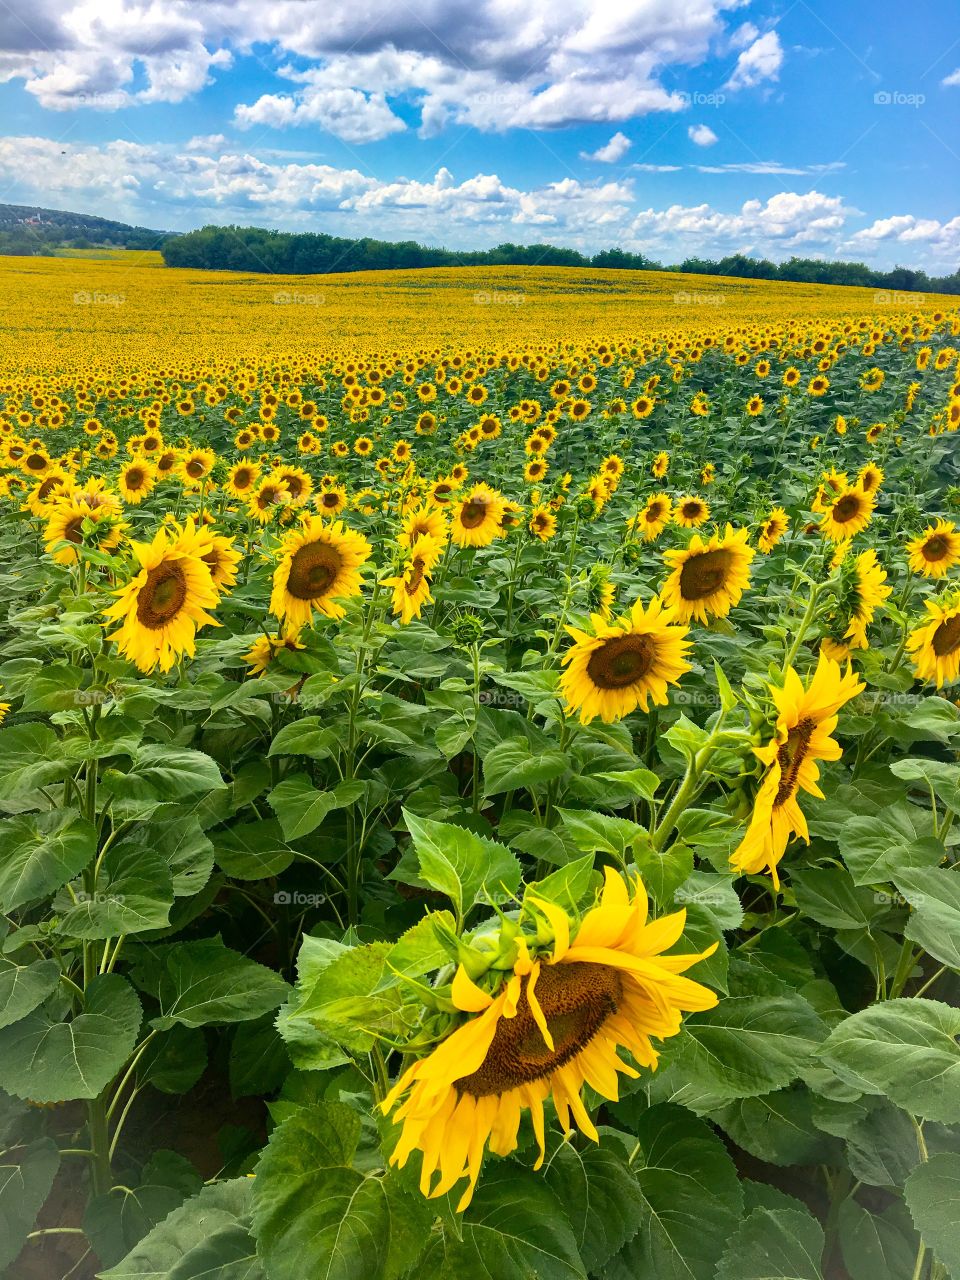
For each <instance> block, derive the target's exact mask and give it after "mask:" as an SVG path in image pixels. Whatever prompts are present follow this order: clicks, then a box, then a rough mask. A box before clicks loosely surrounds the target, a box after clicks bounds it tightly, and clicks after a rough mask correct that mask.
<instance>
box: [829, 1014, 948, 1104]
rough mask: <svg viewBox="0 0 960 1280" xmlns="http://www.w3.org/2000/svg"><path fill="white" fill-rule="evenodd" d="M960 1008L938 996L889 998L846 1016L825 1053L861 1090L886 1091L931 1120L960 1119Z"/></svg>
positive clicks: (839, 1072)
mask: <svg viewBox="0 0 960 1280" xmlns="http://www.w3.org/2000/svg"><path fill="white" fill-rule="evenodd" d="M958 1035H960V1010H958V1009H954V1008H952V1007H951V1006H950V1005H946V1004H941V1003H940V1002H939V1001H938V1000H924V999H917V998H913V999H902V1000H888V1001H886V1002H885V1003H883V1004H878V1005H873V1006H872V1007H870V1008H868V1009H862V1010H861V1011H860V1012H859V1013H855V1014H852V1015H851V1016H850V1017H849V1018H845V1019H844V1021H843V1022H841V1023H840V1025H839V1026H838V1027H835V1028H834V1030H833V1031H832V1032H831V1033H830V1035H829V1037H828V1039H827V1040H826V1042H825V1043H824V1044H823V1045H822V1046H821V1049H820V1055H821V1058H822V1059H823V1061H824V1062H825V1063H826V1064H827V1066H829V1067H830V1069H831V1070H832V1071H833V1072H834V1073H835V1074H836V1075H837V1076H839V1077H840V1079H841V1080H842V1081H844V1082H845V1083H846V1084H849V1085H852V1086H853V1087H854V1088H856V1089H859V1090H860V1092H861V1093H874V1094H885V1095H886V1096H887V1097H889V1098H890V1100H891V1101H892V1102H895V1103H896V1105H897V1106H898V1107H902V1108H903V1109H904V1110H905V1111H910V1112H912V1113H913V1114H914V1115H916V1116H920V1117H922V1118H923V1119H926V1120H940V1121H943V1123H945V1124H957V1123H960V1045H958V1044H957V1039H956V1037H957V1036H958Z"/></svg>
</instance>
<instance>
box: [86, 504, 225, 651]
mask: <svg viewBox="0 0 960 1280" xmlns="http://www.w3.org/2000/svg"><path fill="white" fill-rule="evenodd" d="M188 542H189V539H188V540H186V541H185V540H184V538H183V535H182V534H181V533H179V532H178V534H177V535H176V536H171V535H170V534H169V533H168V531H167V530H166V529H160V530H158V532H157V535H156V537H155V538H154V539H153V541H152V542H131V544H130V545H131V547H132V548H133V553H134V555H135V556H136V558H137V561H138V562H139V564H140V572H139V573H138V574H137V575H136V576H135V577H134V578H132V579H131V580H130V581H129V582H128V583H127V585H126V586H125V587H122V588H121V590H120V591H119V592H117V595H118V597H119V598H118V599H117V601H116V603H115V604H112V605H110V607H109V608H107V609H104V614H105V616H106V617H107V618H109V619H110V621H111V622H118V623H120V626H119V628H118V630H116V631H114V632H113V633H112V634H111V635H110V636H109V637H108V638H109V639H110V640H115V641H116V644H117V648H118V649H119V651H120V652H121V653H122V654H123V655H124V657H126V658H129V659H130V661H131V662H134V663H136V665H137V666H138V667H139V669H140V670H141V671H152V670H153V669H154V668H155V667H157V666H159V668H160V670H161V671H169V670H170V668H171V667H172V666H173V664H174V663H175V662H178V661H179V660H180V658H181V657H182V656H183V654H185V653H186V654H188V655H189V656H190V657H193V654H194V650H195V640H196V634H197V631H198V629H199V628H200V627H202V626H205V625H207V624H210V625H212V626H218V625H219V623H217V621H216V619H214V618H211V617H210V615H209V614H208V613H207V612H205V611H206V610H207V609H212V608H213V607H214V606H215V605H216V604H217V601H218V599H219V596H218V595H217V589H216V587H215V586H214V585H213V579H212V577H211V576H210V570H209V568H208V567H207V565H206V564H204V562H203V560H201V559H200V557H199V556H197V555H195V554H194V553H193V550H192V549H191V548H190V547H189V545H188Z"/></svg>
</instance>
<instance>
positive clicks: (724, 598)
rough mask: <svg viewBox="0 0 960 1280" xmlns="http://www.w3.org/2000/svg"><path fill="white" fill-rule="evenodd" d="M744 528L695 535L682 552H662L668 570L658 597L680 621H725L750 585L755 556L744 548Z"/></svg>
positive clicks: (747, 548)
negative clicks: (705, 535) (707, 535)
mask: <svg viewBox="0 0 960 1280" xmlns="http://www.w3.org/2000/svg"><path fill="white" fill-rule="evenodd" d="M749 532H750V531H749V530H748V529H737V530H734V528H733V526H732V525H729V524H728V525H727V527H726V529H725V530H724V531H723V533H722V534H721V533H719V532H717V533H714V534H713V535H712V536H711V537H710V538H707V539H704V538H702V537H701V536H700V534H698V533H695V534H694V535H693V537H692V538H691V539H690V543H689V545H688V546H687V547H686V548H685V549H681V550H676V551H665V552H664V553H663V558H664V560H665V561H666V563H667V565H668V566H669V567H670V568H672V570H673V572H672V573H671V574H670V576H669V578H667V581H666V582H665V583H664V586H663V591H662V592H661V595H662V597H663V601H664V603H665V604H668V605H671V606H672V607H673V608H674V609H675V610H676V613H677V617H678V619H679V620H680V621H681V622H689V621H690V619H691V618H696V619H697V620H698V621H699V622H707V621H708V619H709V618H725V617H726V616H727V614H728V613H729V612H730V610H731V609H732V608H733V606H734V605H736V604H739V602H740V597H741V596H742V595H743V593H744V591H746V589H747V587H748V586H749V585H750V562H751V560H752V559H753V557H754V556H755V555H756V552H755V551H754V549H753V547H750V546H748V545H747V538H748V537H749Z"/></svg>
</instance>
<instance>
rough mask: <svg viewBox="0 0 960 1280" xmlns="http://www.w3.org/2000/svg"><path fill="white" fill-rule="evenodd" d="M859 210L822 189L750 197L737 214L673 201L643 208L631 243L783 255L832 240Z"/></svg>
mask: <svg viewBox="0 0 960 1280" xmlns="http://www.w3.org/2000/svg"><path fill="white" fill-rule="evenodd" d="M855 212H856V210H853V209H850V208H848V207H847V206H845V205H844V203H843V199H842V197H840V196H827V195H823V194H822V193H821V192H819V191H808V192H807V193H806V194H804V195H799V194H798V193H797V192H795V191H781V192H779V194H777V195H775V196H771V197H770V198H769V200H767V201H766V202H763V201H760V200H747V201H746V202H745V204H744V205H743V206H742V208H741V209H740V211H739V212H737V213H724V212H721V211H719V210H717V209H714V208H712V207H711V206H710V205H708V204H700V205H694V206H684V205H671V206H670V208H669V209H663V210H655V209H645V210H643V211H642V212H640V213H638V214H637V215H636V217H635V218H634V219H633V222H632V224H631V226H630V247H632V245H637V246H643V245H646V246H648V247H652V248H654V249H657V250H660V249H661V248H662V247H663V246H665V245H667V244H670V243H674V244H676V243H679V244H681V245H682V246H683V248H684V251H685V252H690V251H694V250H696V251H698V252H724V253H729V252H733V251H740V252H755V253H761V254H766V253H771V254H774V255H776V256H781V255H782V254H783V253H784V252H789V251H793V250H801V249H802V250H804V251H807V248H808V247H809V246H817V245H821V246H822V245H829V244H831V242H832V241H833V239H834V238H835V236H836V234H837V233H838V232H840V231H842V230H843V227H844V224H845V223H846V221H847V219H848V218H849V217H850V216H852V215H853V214H854V213H855Z"/></svg>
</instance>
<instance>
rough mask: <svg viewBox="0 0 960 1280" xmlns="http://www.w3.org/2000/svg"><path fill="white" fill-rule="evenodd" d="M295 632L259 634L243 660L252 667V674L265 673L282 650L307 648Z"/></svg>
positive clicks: (259, 674) (292, 651) (292, 650)
mask: <svg viewBox="0 0 960 1280" xmlns="http://www.w3.org/2000/svg"><path fill="white" fill-rule="evenodd" d="M297 634H298V633H294V632H283V633H281V634H280V635H263V636H257V638H256V640H254V642H253V644H252V645H251V646H250V648H249V649H248V650H247V652H246V653H245V654H244V655H243V660H244V662H245V663H246V664H247V666H248V667H249V668H250V674H251V675H256V676H262V675H265V674H266V672H267V669H268V668H269V666H270V663H271V662H272V661H273V659H274V658H275V657H276V656H277V654H278V653H279V652H280V651H281V649H288V650H289V651H290V652H291V653H294V652H296V650H297V649H305V648H306V645H302V644H301V643H300V641H299V640H298V639H297Z"/></svg>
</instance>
